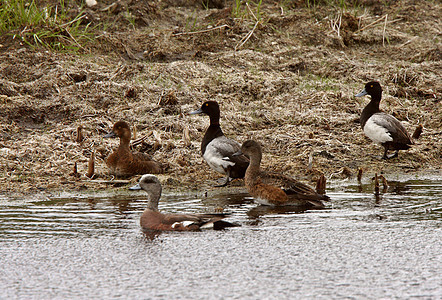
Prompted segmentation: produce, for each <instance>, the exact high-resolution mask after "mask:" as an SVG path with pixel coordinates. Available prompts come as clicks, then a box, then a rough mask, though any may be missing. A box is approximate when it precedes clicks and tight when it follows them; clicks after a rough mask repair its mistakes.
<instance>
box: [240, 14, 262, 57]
mask: <svg viewBox="0 0 442 300" xmlns="http://www.w3.org/2000/svg"><path fill="white" fill-rule="evenodd" d="M258 24H259V21H256V23H255V26H253V28H252V30H251V31H250V32H249V33H248V34H247V35H246V36H245V37H243V38H242V39H241V41H239V43H240V44H239V45H238V44H237V45H236V46H235V52H236V50H237V49H239V48H241V47H242V45H244V44H245V43H246V42H247V41H248V40H249V38H250V37H251V36H252V34H253V32H254V31H255V29H256V26H258Z"/></svg>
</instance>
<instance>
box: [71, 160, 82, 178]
mask: <svg viewBox="0 0 442 300" xmlns="http://www.w3.org/2000/svg"><path fill="white" fill-rule="evenodd" d="M70 175H72V176H74V177H77V178H78V177H80V174H79V173H78V170H77V162H75V163H74V168H73V170H72V173H71V174H70Z"/></svg>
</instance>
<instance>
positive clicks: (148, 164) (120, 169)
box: [104, 121, 163, 176]
mask: <svg viewBox="0 0 442 300" xmlns="http://www.w3.org/2000/svg"><path fill="white" fill-rule="evenodd" d="M104 137H105V138H111V137H119V138H120V145H119V146H118V148H117V149H116V150H114V152H112V153H111V154H110V155H109V156H108V157H107V158H106V165H107V166H108V167H109V169H110V170H111V173H112V174H114V175H116V176H132V175H136V174H146V173H153V174H159V173H162V172H163V169H162V167H161V165H160V164H159V163H158V162H156V161H153V160H151V159H150V157H149V156H148V155H146V154H144V153H140V152H132V151H131V150H130V148H129V143H130V139H131V132H130V127H129V125H128V124H127V123H126V122H124V121H118V122H117V123H115V124H114V126H113V128H112V131H111V132H109V133H108V134H106V135H105V136H104Z"/></svg>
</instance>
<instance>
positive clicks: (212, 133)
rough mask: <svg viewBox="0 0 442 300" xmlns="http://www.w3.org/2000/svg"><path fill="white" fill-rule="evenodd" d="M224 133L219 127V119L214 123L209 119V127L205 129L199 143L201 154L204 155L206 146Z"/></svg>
mask: <svg viewBox="0 0 442 300" xmlns="http://www.w3.org/2000/svg"><path fill="white" fill-rule="evenodd" d="M223 135H224V133H223V131H222V130H221V127H220V126H219V119H217V120H216V122H215V121H213V120H212V117H210V126H209V128H207V130H206V133H205V134H204V137H203V140H202V142H201V152H202V153H203V154H204V152H206V147H207V145H208V144H209V143H210V142H211V141H212V140H213V139H215V138H217V137H220V136H223Z"/></svg>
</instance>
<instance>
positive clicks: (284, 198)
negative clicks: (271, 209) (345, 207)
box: [241, 140, 330, 207]
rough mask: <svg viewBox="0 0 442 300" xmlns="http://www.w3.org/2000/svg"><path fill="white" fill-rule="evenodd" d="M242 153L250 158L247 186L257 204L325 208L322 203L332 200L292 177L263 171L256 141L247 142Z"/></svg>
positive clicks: (246, 178) (242, 148)
mask: <svg viewBox="0 0 442 300" xmlns="http://www.w3.org/2000/svg"><path fill="white" fill-rule="evenodd" d="M241 153H243V154H245V155H246V156H248V157H249V158H250V165H249V167H248V168H247V171H246V175H245V185H246V188H247V190H248V192H249V193H250V195H252V196H253V198H254V199H255V201H256V202H257V203H260V204H263V205H274V206H282V205H293V206H307V207H324V203H323V202H322V201H328V200H329V199H330V198H329V197H328V196H325V195H321V194H318V193H317V192H316V191H315V190H314V189H312V188H311V187H309V186H308V185H306V184H303V183H301V182H299V181H296V180H295V179H293V178H291V177H288V176H285V175H282V174H278V173H267V172H263V171H261V170H260V164H261V159H262V150H261V146H260V145H259V144H258V143H257V142H256V141H253V140H248V141H245V142H244V143H243V144H242V146H241Z"/></svg>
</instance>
